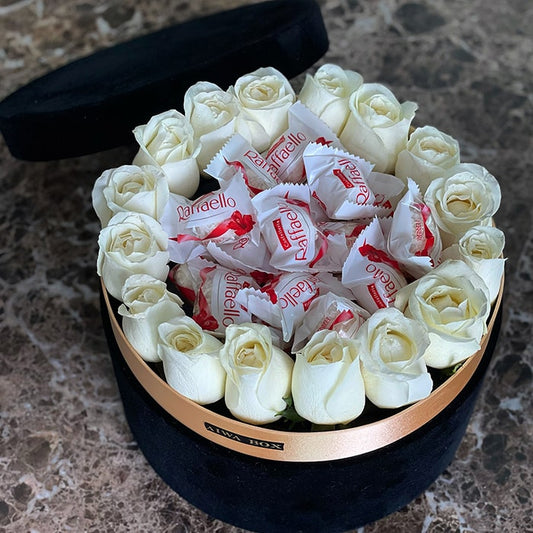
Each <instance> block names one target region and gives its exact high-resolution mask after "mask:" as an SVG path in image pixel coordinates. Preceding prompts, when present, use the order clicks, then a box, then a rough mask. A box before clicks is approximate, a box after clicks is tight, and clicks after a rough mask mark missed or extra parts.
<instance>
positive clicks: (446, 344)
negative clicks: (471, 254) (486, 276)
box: [394, 260, 490, 368]
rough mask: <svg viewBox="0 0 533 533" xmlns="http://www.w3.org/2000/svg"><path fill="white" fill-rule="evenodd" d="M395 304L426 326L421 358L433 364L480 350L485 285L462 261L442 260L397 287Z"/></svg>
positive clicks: (450, 361) (487, 307)
mask: <svg viewBox="0 0 533 533" xmlns="http://www.w3.org/2000/svg"><path fill="white" fill-rule="evenodd" d="M394 304H395V306H396V307H397V308H398V309H400V310H401V311H403V313H404V314H405V316H407V317H409V318H414V319H416V320H418V321H420V322H421V323H422V324H424V326H425V327H426V329H427V330H428V332H429V340H430V345H429V347H428V348H427V350H426V352H425V353H424V360H425V361H426V364H427V365H428V366H430V367H432V368H448V367H450V366H453V365H455V364H457V363H460V362H462V361H464V360H465V359H467V358H468V357H470V356H471V355H473V354H474V353H475V352H476V351H477V350H479V348H480V342H481V338H482V336H483V335H484V334H485V333H486V332H487V318H488V316H489V313H490V301H489V292H488V288H487V286H486V284H485V282H484V281H483V280H482V279H481V278H480V277H479V276H478V275H477V274H476V273H475V272H474V271H473V270H472V269H471V268H470V267H469V266H468V265H467V264H466V263H465V262H464V261H456V260H447V261H444V262H443V263H442V264H441V265H439V266H438V267H437V268H435V269H434V270H432V271H430V272H428V273H427V274H425V275H424V276H422V277H421V278H420V279H418V280H416V281H414V282H413V283H411V284H409V285H407V287H403V288H402V289H400V290H399V291H398V292H397V294H396V300H395V303H394Z"/></svg>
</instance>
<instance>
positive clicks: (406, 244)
mask: <svg viewBox="0 0 533 533" xmlns="http://www.w3.org/2000/svg"><path fill="white" fill-rule="evenodd" d="M407 187H408V189H407V192H406V193H405V196H404V197H403V198H402V199H401V201H400V203H399V204H398V206H397V207H396V210H395V211H394V215H393V217H392V223H391V226H390V229H389V232H388V238H387V248H388V251H389V253H390V254H391V255H392V257H394V259H396V260H397V261H398V262H399V263H400V265H401V266H402V269H403V270H405V271H406V272H408V273H409V274H411V276H413V277H414V278H415V279H418V278H420V277H421V276H423V275H424V274H425V273H426V272H429V271H430V270H431V269H432V268H434V267H435V266H436V265H437V263H438V261H439V258H440V254H441V252H442V242H441V239H440V232H439V228H438V226H437V224H436V222H435V220H434V218H433V216H432V214H431V211H430V209H429V207H428V206H427V205H426V204H425V203H424V202H423V200H422V195H421V194H420V190H419V188H418V185H417V184H416V183H415V182H414V181H413V180H412V179H410V178H408V180H407Z"/></svg>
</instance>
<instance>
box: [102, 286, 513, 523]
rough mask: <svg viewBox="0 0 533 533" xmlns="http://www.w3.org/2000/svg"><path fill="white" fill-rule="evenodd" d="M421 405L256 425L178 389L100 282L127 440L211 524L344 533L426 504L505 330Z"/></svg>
mask: <svg viewBox="0 0 533 533" xmlns="http://www.w3.org/2000/svg"><path fill="white" fill-rule="evenodd" d="M502 292H503V282H502V287H501V289H500V293H499V295H498V298H497V300H496V302H495V304H494V305H493V309H492V314H491V317H490V320H489V323H488V331H487V334H486V335H485V336H484V338H483V340H482V344H481V349H480V350H479V351H478V352H477V353H476V354H474V355H473V356H472V357H471V358H469V359H468V360H467V361H466V362H465V363H464V364H463V365H462V366H461V367H460V369H459V370H458V371H457V372H456V373H455V374H453V375H452V376H451V377H450V378H448V379H447V380H446V381H445V382H444V383H443V384H442V385H440V386H439V387H437V388H436V389H435V390H434V391H433V392H432V393H431V394H430V396H429V397H428V398H426V399H424V400H421V401H419V402H417V403H415V404H413V405H411V406H409V407H407V408H404V409H403V410H400V411H398V412H396V411H395V412H394V414H392V415H391V416H388V417H386V418H383V419H381V420H378V421H376V422H372V423H369V424H365V425H361V426H357V427H351V428H349V429H341V430H334V431H321V432H305V433H304V432H288V431H278V430H272V429H267V428H262V427H256V426H252V425H250V424H246V423H243V422H239V421H237V420H234V419H232V418H230V417H227V416H223V415H221V414H218V413H216V412H214V411H212V410H210V409H208V408H206V407H202V406H200V405H197V404H195V403H194V402H192V401H190V400H188V399H187V398H185V397H183V396H181V395H180V394H179V393H177V392H176V391H174V390H173V389H172V388H171V387H169V386H168V384H167V383H166V382H165V381H164V379H162V378H161V377H160V376H159V375H158V374H157V373H156V372H155V371H154V370H153V369H152V368H151V367H150V366H149V365H148V364H147V363H146V362H145V361H143V359H142V358H141V357H140V356H139V354H138V353H137V352H136V351H135V350H134V349H133V348H132V346H131V345H130V344H129V342H128V340H127V339H126V338H125V336H124V333H123V332H122V329H121V327H120V323H119V321H118V319H117V314H116V302H113V301H112V299H111V298H110V297H109V295H108V293H107V291H106V290H105V286H104V285H103V284H102V292H101V294H102V305H101V309H102V317H103V322H104V328H105V331H106V337H107V341H108V345H109V350H110V354H111V358H112V361H113V368H114V372H115V375H116V379H117V383H118V388H119V390H120V394H121V397H122V402H123V405H124V411H125V414H126V418H127V420H128V423H129V426H130V428H131V431H132V433H133V435H134V437H135V439H136V440H137V442H138V445H139V448H140V449H141V450H142V452H143V453H144V455H145V457H146V459H147V460H148V461H149V463H150V464H151V465H152V467H153V468H154V470H155V471H156V472H157V473H158V474H159V476H160V477H161V478H162V479H163V480H164V481H165V482H166V483H167V484H168V485H169V486H170V487H171V488H172V489H173V490H175V491H176V492H177V493H178V494H180V496H182V497H183V498H185V499H186V500H187V501H189V502H190V503H191V504H193V505H194V506H196V507H198V508H199V509H201V510H203V511H204V512H206V513H207V514H209V515H211V516H213V517H215V518H218V519H221V520H223V521H225V522H228V523H231V524H233V525H235V526H238V527H242V528H245V529H250V530H253V531H258V532H263V531H264V532H269V533H270V532H272V531H276V532H285V531H286V532H294V531H305V532H311V531H328V532H334V531H346V530H348V529H354V528H357V527H360V526H363V525H364V524H367V523H369V522H372V521H375V520H378V519H380V518H382V517H384V516H386V515H387V514H389V513H392V512H394V511H396V510H398V509H400V508H402V507H403V506H405V505H406V504H408V503H409V502H410V501H412V500H413V499H414V498H416V497H417V496H418V495H419V494H421V493H422V492H423V491H424V490H425V489H426V488H427V487H428V486H429V485H430V484H431V483H432V482H433V481H434V480H435V479H436V478H437V477H438V476H439V475H440V474H441V473H442V472H443V471H444V469H445V468H446V467H447V466H448V464H449V463H450V462H451V461H452V459H453V457H454V455H455V452H456V450H457V448H458V446H459V444H460V442H461V440H462V438H463V436H464V433H465V431H466V427H467V425H468V421H469V419H470V416H471V414H472V410H473V408H474V404H475V401H476V398H477V395H478V393H479V390H480V388H481V384H482V380H483V376H484V375H485V372H486V369H487V366H488V364H489V362H490V359H491V356H492V352H493V350H494V346H495V343H496V340H497V337H498V332H499V327H500V321H501V309H500V307H501V298H502Z"/></svg>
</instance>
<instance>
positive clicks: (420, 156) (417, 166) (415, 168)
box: [394, 126, 461, 194]
mask: <svg viewBox="0 0 533 533" xmlns="http://www.w3.org/2000/svg"><path fill="white" fill-rule="evenodd" d="M460 157H461V156H460V150H459V143H458V142H457V141H456V140H455V139H454V138H453V137H451V136H450V135H447V134H446V133H443V132H442V131H440V130H438V129H437V128H434V127H433V126H424V127H422V128H416V129H415V131H413V133H411V135H410V136H409V140H408V141H407V146H406V147H405V149H404V150H402V151H401V152H400V153H399V154H398V159H397V160H396V169H395V171H394V175H395V176H396V177H397V178H400V179H402V180H403V181H404V182H405V183H407V178H411V179H413V180H415V181H416V183H417V184H418V186H419V188H420V192H421V193H422V194H424V193H425V192H426V189H427V188H428V186H429V184H430V183H431V181H432V180H434V179H435V178H440V177H441V176H442V175H443V174H444V172H445V171H446V170H448V169H449V168H451V167H453V166H455V165H458V164H459V163H460Z"/></svg>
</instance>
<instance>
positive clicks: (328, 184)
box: [303, 143, 380, 220]
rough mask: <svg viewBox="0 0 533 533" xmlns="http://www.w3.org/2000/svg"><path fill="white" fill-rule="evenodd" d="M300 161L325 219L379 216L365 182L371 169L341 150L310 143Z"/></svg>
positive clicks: (365, 162)
mask: <svg viewBox="0 0 533 533" xmlns="http://www.w3.org/2000/svg"><path fill="white" fill-rule="evenodd" d="M303 160H304V165H305V172H306V175H307V182H308V184H309V188H310V190H311V194H312V196H313V197H314V198H315V199H316V200H317V201H318V202H319V203H320V205H321V206H322V208H323V209H324V210H325V211H326V213H327V215H328V217H329V218H332V219H334V220H352V219H354V218H364V217H372V216H374V215H376V214H380V211H379V207H376V206H374V201H375V196H374V193H373V192H372V190H371V189H370V186H369V185H368V182H367V178H368V176H369V174H370V172H371V171H372V165H371V164H370V163H368V161H365V160H364V159H361V158H359V157H357V156H354V155H351V154H349V153H348V152H345V151H343V150H338V149H335V148H331V147H329V146H324V145H320V144H316V143H310V144H309V145H308V146H307V147H306V148H305V150H304V153H303Z"/></svg>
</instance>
